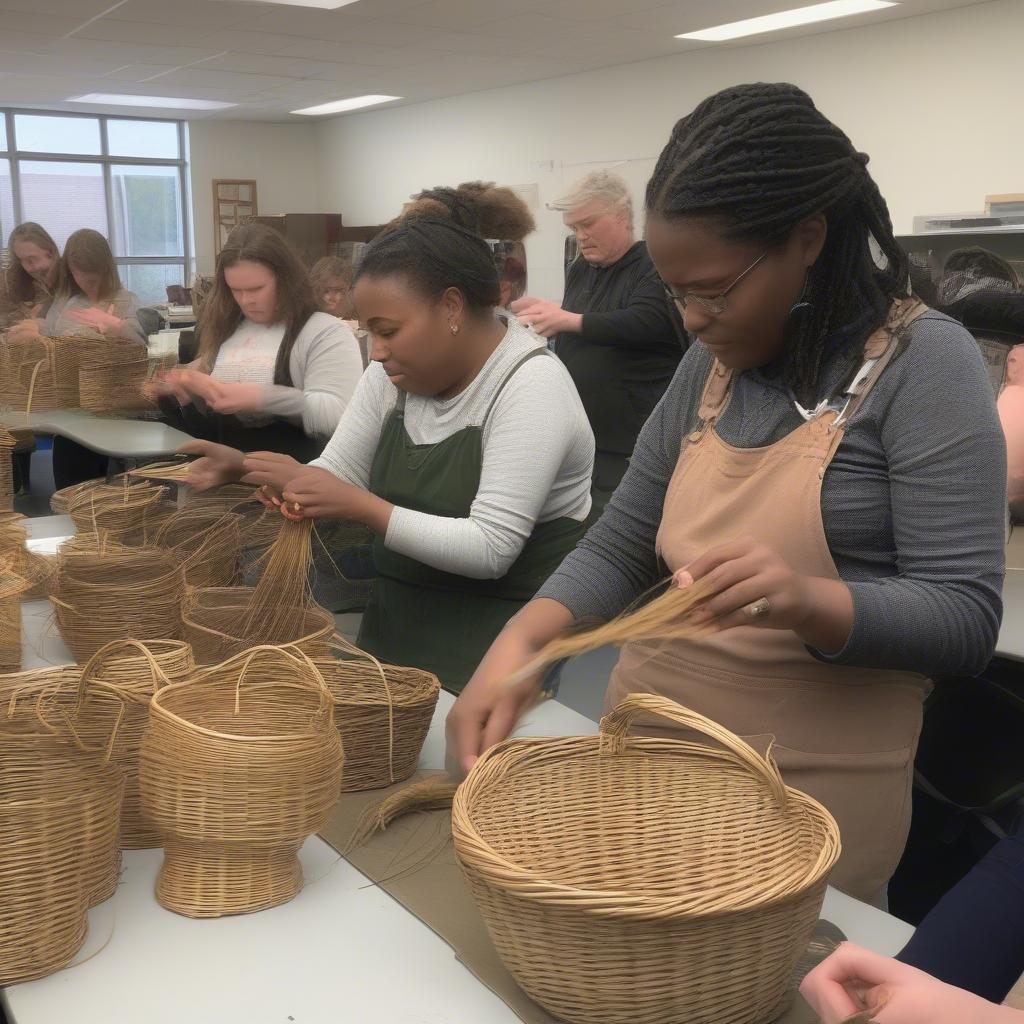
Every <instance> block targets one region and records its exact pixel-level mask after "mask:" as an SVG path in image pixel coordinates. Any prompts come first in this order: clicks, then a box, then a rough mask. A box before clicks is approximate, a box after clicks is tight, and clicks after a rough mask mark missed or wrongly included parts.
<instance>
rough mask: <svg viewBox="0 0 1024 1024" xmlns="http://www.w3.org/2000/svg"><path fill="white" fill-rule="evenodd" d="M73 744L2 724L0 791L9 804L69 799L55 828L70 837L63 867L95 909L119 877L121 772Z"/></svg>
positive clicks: (62, 736)
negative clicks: (67, 858) (71, 851)
mask: <svg viewBox="0 0 1024 1024" xmlns="http://www.w3.org/2000/svg"><path fill="white" fill-rule="evenodd" d="M72 742H73V737H72V734H71V733H69V732H59V731H58V730H54V732H52V733H51V732H47V731H44V730H42V729H37V728H35V727H31V726H30V727H28V728H25V729H21V728H19V723H18V722H11V721H7V722H5V723H4V728H3V730H2V731H0V787H2V791H3V793H4V795H5V797H6V798H7V799H9V800H10V801H11V803H12V804H13V803H17V801H18V800H19V798H25V799H31V798H33V797H44V796H48V795H52V796H54V797H65V796H68V797H72V798H73V800H74V802H73V804H71V805H69V806H68V807H67V809H66V810H65V812H64V819H63V820H62V821H61V822H57V823H54V825H55V827H59V828H63V829H66V830H68V831H70V832H71V833H72V834H73V837H74V858H73V860H72V861H70V862H65V863H64V865H63V868H64V870H67V871H71V872H73V873H74V874H76V875H77V876H78V877H79V882H80V884H81V886H82V890H83V893H84V895H85V900H86V905H87V906H89V907H94V906H96V905H97V904H99V903H102V902H103V901H104V900H107V899H109V898H110V897H111V896H113V894H114V891H115V890H116V889H117V884H118V880H119V878H120V873H121V845H120V843H119V841H118V826H119V823H120V818H121V800H122V798H123V796H124V773H123V772H122V771H121V770H120V769H119V768H117V767H116V766H114V765H111V764H105V763H103V761H102V758H100V757H97V756H95V755H94V754H93V753H92V752H91V751H88V750H82V749H77V748H76V746H73V745H72ZM51 834H52V833H51ZM0 842H2V839H0ZM0 905H2V904H0ZM5 909H6V908H5ZM2 916H3V915H0V917H2ZM0 970H2V965H0Z"/></svg>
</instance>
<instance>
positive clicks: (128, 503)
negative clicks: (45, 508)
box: [51, 477, 174, 544]
mask: <svg viewBox="0 0 1024 1024" xmlns="http://www.w3.org/2000/svg"><path fill="white" fill-rule="evenodd" d="M166 499H167V488H165V487H159V486H156V485H154V484H150V483H135V484H133V483H130V482H129V481H128V479H127V477H126V478H125V479H124V482H123V483H114V484H96V485H94V486H92V487H89V488H83V489H82V490H81V491H80V492H78V493H77V494H74V495H72V496H71V497H70V498H69V499H68V515H70V516H71V519H72V520H73V521H74V524H75V528H76V529H77V530H78V531H80V532H81V533H93V534H100V533H102V534H105V535H106V536H107V537H108V538H110V539H112V540H117V541H120V542H122V543H124V544H140V543H144V542H145V541H146V539H147V538H148V537H149V536H150V534H151V533H153V532H155V528H157V527H158V526H159V525H160V524H161V523H163V521H164V520H165V519H166V517H167V515H168V514H169V513H170V512H173V511H174V510H173V508H172V507H171V506H170V505H169V504H168V502H167V500H166ZM51 508H52V503H51Z"/></svg>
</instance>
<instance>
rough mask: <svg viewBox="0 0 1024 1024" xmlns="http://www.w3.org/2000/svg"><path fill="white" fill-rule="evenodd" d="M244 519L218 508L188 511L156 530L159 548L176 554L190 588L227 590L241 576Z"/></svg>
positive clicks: (173, 517)
mask: <svg viewBox="0 0 1024 1024" xmlns="http://www.w3.org/2000/svg"><path fill="white" fill-rule="evenodd" d="M241 522H242V519H241V516H238V515H236V514H234V513H232V512H222V511H220V510H219V509H216V508H202V507H200V508H190V507H185V508H183V509H182V510H181V511H180V512H175V513H174V515H172V516H170V517H169V518H168V519H166V520H165V521H164V523H163V524H162V525H161V526H160V528H159V529H158V530H157V532H156V535H155V543H156V546H157V547H161V548H166V549H167V550H169V551H171V552H173V553H174V555H175V557H176V558H177V559H178V560H179V561H180V562H181V567H182V569H183V570H184V572H185V583H186V585H187V586H189V587H196V588H207V587H228V586H230V585H231V584H232V583H234V582H235V578H236V577H237V575H238V559H239V556H240V554H241V551H242V528H241Z"/></svg>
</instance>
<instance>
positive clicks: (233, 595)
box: [182, 587, 334, 665]
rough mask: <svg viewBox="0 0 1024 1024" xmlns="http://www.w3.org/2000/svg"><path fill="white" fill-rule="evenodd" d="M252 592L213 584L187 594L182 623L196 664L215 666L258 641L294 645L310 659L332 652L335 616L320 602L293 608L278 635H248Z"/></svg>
mask: <svg viewBox="0 0 1024 1024" xmlns="http://www.w3.org/2000/svg"><path fill="white" fill-rule="evenodd" d="M252 595H253V588H251V587H210V588H207V589H204V590H192V591H190V592H189V593H188V594H187V596H186V598H185V607H184V612H183V614H182V623H183V628H184V636H185V639H186V640H187V641H188V642H189V643H190V644H191V645H192V650H193V652H194V654H195V658H196V663H197V664H199V665H215V664H217V662H219V661H224V660H225V659H227V658H230V657H233V656H234V655H236V654H240V653H242V652H243V651H245V650H248V648H250V647H253V646H255V645H256V644H270V645H275V646H286V645H288V646H294V647H296V648H298V649H299V650H301V651H303V652H304V653H305V654H307V655H308V656H309V657H311V658H326V657H327V656H328V655H329V654H330V640H331V635H332V634H333V633H334V616H333V615H331V613H330V612H329V611H327V610H326V609H324V608H320V607H319V606H317V605H311V606H309V607H305V608H294V609H292V614H291V615H290V616H289V621H288V623H287V628H282V629H281V630H280V631H279V632H278V633H277V634H276V635H275V636H265V635H264V636H249V635H247V632H246V626H245V622H246V617H247V615H248V612H249V606H250V603H251V601H252Z"/></svg>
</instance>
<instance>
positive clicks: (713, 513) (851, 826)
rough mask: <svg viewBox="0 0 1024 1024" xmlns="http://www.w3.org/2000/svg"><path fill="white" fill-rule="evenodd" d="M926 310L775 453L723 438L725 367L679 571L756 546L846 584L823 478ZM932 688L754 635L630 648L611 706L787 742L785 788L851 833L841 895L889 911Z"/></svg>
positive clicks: (845, 837) (896, 317)
mask: <svg viewBox="0 0 1024 1024" xmlns="http://www.w3.org/2000/svg"><path fill="white" fill-rule="evenodd" d="M926 308H927V307H924V306H922V305H921V304H920V303H918V302H916V300H911V299H908V300H904V301H902V302H899V303H896V304H894V306H893V309H892V311H891V312H890V317H889V321H888V323H887V324H886V325H885V326H884V327H882V328H880V329H879V330H878V331H877V332H876V333H875V334H874V335H872V336H871V338H869V339H868V342H867V344H866V346H865V358H866V359H871V358H875V359H876V362H875V364H874V366H873V367H872V368H871V370H870V372H869V373H868V376H867V378H866V380H865V381H864V382H863V384H862V386H861V388H860V391H859V393H857V394H855V395H853V396H851V398H850V400H849V404H848V406H847V408H846V409H845V410H844V411H843V413H839V412H836V411H835V410H830V411H827V412H825V413H824V414H822V415H819V416H817V417H816V418H814V419H811V420H809V421H807V422H805V423H803V424H802V425H801V426H799V427H797V428H796V429H795V430H794V431H793V432H792V433H791V434H789V435H787V436H786V437H784V438H783V439H782V440H780V441H778V442H776V443H775V444H772V445H768V446H766V447H764V448H734V447H733V446H732V445H729V444H726V442H725V441H723V440H722V439H721V438H720V437H719V436H718V434H717V433H716V432H715V429H714V428H715V423H716V420H717V419H718V417H719V415H720V414H721V413H722V411H723V409H724V408H725V406H726V404H727V402H728V398H729V394H730V384H731V379H732V374H731V371H729V370H728V369H726V368H725V367H724V366H722V365H721V364H719V363H717V361H716V363H715V365H714V366H713V367H712V370H711V373H710V375H709V378H708V382H707V385H706V387H705V390H704V394H703V397H702V402H701V407H700V424H699V427H698V429H696V430H695V431H694V432H693V433H691V434H690V435H689V436H688V437H687V438H686V439H685V440H684V443H683V446H682V449H681V452H680V456H679V461H678V463H677V464H676V468H675V471H674V473H673V475H672V479H671V481H670V483H669V487H668V491H667V493H666V496H665V506H664V511H663V513H662V520H661V526H660V529H659V531H658V539H657V545H658V551H659V554H660V555H661V557H662V558H663V559H664V561H665V563H666V564H667V566H668V568H669V569H670V570H671V571H672V572H675V571H676V570H678V569H680V568H682V567H683V566H685V565H687V564H688V563H689V562H691V561H693V559H695V558H697V557H698V556H699V555H702V554H703V553H705V552H706V551H708V550H709V549H710V548H712V547H715V546H716V545H718V544H722V543H724V542H727V541H730V540H733V539H735V538H738V537H743V536H750V537H753V538H755V539H756V540H758V541H759V542H761V543H764V544H766V545H768V546H770V547H771V548H772V549H773V550H774V551H776V552H777V553H778V554H779V555H780V556H781V557H782V558H783V559H785V561H786V562H787V563H788V564H789V565H790V566H791V567H792V568H793V569H794V570H795V571H796V572H798V573H803V574H807V575H811V576H819V577H827V578H829V579H838V578H839V574H838V572H837V571H836V567H835V563H834V562H833V560H832V555H831V553H830V552H829V549H828V545H827V543H826V539H825V531H824V527H823V525H822V520H821V485H822V479H823V477H824V475H825V470H826V468H827V467H828V465H829V462H830V461H831V459H832V457H833V455H834V454H835V451H836V448H837V447H838V446H839V442H840V441H841V440H842V437H843V432H844V430H845V425H846V423H848V422H849V418H850V416H852V415H853V414H854V413H855V412H856V410H857V408H858V407H859V406H860V405H861V404H862V403H863V401H864V399H865V398H866V397H867V394H868V393H869V392H870V390H871V387H872V386H873V385H874V383H875V381H876V380H877V379H878V377H879V376H880V374H881V373H882V371H883V370H884V368H885V366H886V365H887V363H888V362H889V360H890V359H891V358H892V356H893V354H894V352H895V349H896V346H897V343H898V338H899V335H900V333H901V332H902V331H903V329H904V328H905V327H906V326H907V325H908V324H909V323H910V322H911V321H912V320H914V319H916V317H917V316H919V315H920V314H921V313H923V312H925V310H926ZM865 369H866V367H865ZM928 686H929V684H928V682H927V680H925V679H924V678H923V677H922V676H919V675H916V674H914V673H910V672H902V671H890V670H880V669H860V668H851V667H848V666H845V665H831V664H825V663H823V662H820V661H818V660H817V659H815V658H814V657H812V656H811V655H810V654H809V653H808V651H807V650H806V648H805V646H804V644H803V643H802V642H801V641H800V639H799V638H798V637H797V635H796V634H795V633H794V632H792V631H791V630H778V629H766V628H755V627H753V626H742V627H737V628H735V629H730V630H726V631H724V632H722V633H719V634H716V635H714V636H712V637H711V638H707V639H701V640H688V639H683V640H673V641H666V642H664V643H660V644H629V645H627V646H626V647H624V648H623V651H622V654H621V657H620V659H619V663H618V665H617V666H616V669H615V671H614V673H613V675H612V678H611V681H610V683H609V687H608V693H607V696H606V705H607V706H608V707H611V706H614V705H615V704H616V703H617V702H618V701H619V700H620V699H621V698H622V697H623V696H625V695H626V694H627V693H635V692H653V693H659V694H663V695H665V696H667V697H670V698H672V699H673V700H676V701H678V702H679V703H681V704H685V705H687V706H689V707H691V708H694V709H695V710H697V711H699V712H701V713H702V714H705V715H707V716H708V717H710V718H713V719H715V720H717V721H719V722H721V723H722V724H724V725H726V726H727V727H728V728H729V729H731V730H733V731H734V732H736V733H739V734H740V735H742V736H745V737H747V738H748V739H752V740H754V744H755V746H759V747H760V748H761V749H762V750H763V749H765V748H766V747H767V745H768V742H769V741H770V740H771V739H774V741H775V742H774V746H773V747H772V751H773V754H774V756H775V758H776V759H777V761H778V763H779V766H780V768H781V769H782V771H783V773H784V775H785V778H786V781H787V782H788V783H789V784H790V785H791V786H794V787H796V788H797V789H801V790H803V791H804V792H806V793H809V794H811V795H812V796H814V797H816V798H817V799H818V800H820V801H821V802H822V803H824V804H825V805H826V806H827V807H828V808H829V810H831V812H832V813H833V814H834V815H835V817H836V820H837V821H838V822H839V826H840V829H841V832H842V842H843V855H842V859H841V860H840V861H839V864H838V866H837V868H836V870H835V872H834V873H833V876H832V884H833V885H836V886H837V887H838V888H840V889H842V890H843V891H845V892H847V893H848V894H850V895H851V896H855V897H857V898H859V899H864V900H869V901H876V900H877V899H878V898H879V896H880V894H881V893H882V891H883V889H884V886H885V884H886V883H887V882H888V880H889V877H890V876H891V875H892V872H893V871H894V870H895V867H896V864H897V863H898V861H899V858H900V855H901V854H902V851H903V847H904V845H905V843H906V838H907V832H908V829H909V825H910V790H911V781H912V774H913V761H914V754H915V751H916V748H917V740H918V735H919V733H920V729H921V717H922V703H923V699H924V696H925V694H926V692H927V689H928Z"/></svg>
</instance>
